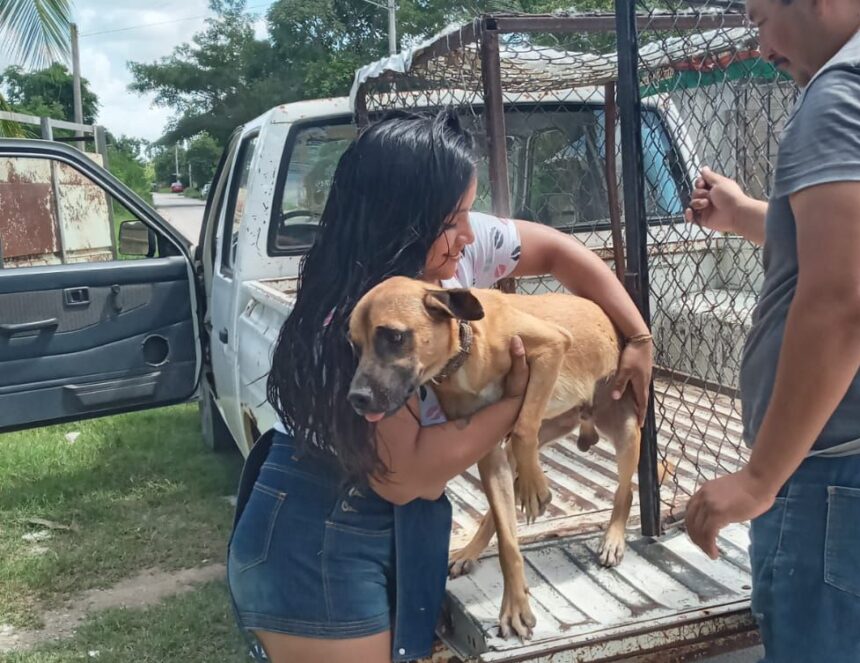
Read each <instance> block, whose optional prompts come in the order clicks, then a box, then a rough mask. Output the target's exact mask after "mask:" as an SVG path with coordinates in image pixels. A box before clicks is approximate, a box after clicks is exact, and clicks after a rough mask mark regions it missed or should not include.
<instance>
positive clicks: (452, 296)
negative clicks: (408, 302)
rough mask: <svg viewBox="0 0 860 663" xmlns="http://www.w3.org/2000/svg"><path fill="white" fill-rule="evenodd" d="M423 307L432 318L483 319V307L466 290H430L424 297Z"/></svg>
mask: <svg viewBox="0 0 860 663" xmlns="http://www.w3.org/2000/svg"><path fill="white" fill-rule="evenodd" d="M424 305H425V306H426V307H427V310H428V311H430V315H433V316H443V317H446V318H457V319H458V320H480V319H481V318H483V317H484V307H483V306H481V302H479V301H478V298H477V297H475V295H473V294H472V291H471V290H469V289H468V288H452V289H451V290H431V291H430V292H428V293H427V294H426V295H424Z"/></svg>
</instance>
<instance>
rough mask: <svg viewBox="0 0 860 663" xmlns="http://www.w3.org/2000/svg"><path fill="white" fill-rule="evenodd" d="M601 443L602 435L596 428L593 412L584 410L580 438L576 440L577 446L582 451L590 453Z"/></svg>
mask: <svg viewBox="0 0 860 663" xmlns="http://www.w3.org/2000/svg"><path fill="white" fill-rule="evenodd" d="M599 441H600V435H599V434H598V432H597V429H596V428H595V427H594V418H593V417H592V416H591V412H589V411H586V410H585V409H583V411H582V413H581V414H580V418H579V438H578V439H577V440H576V446H577V447H578V448H579V450H580V451H588V450H589V449H591V447H593V446H594V445H595V444H597V443H598V442H599Z"/></svg>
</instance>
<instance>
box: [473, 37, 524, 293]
mask: <svg viewBox="0 0 860 663" xmlns="http://www.w3.org/2000/svg"><path fill="white" fill-rule="evenodd" d="M481 79H482V83H483V87H484V117H485V127H486V132H487V152H488V156H489V162H490V163H489V166H490V168H489V171H490V194H491V198H492V205H493V214H495V215H497V216H504V217H509V216H510V215H511V192H510V188H509V185H508V150H507V144H506V140H505V136H506V132H505V106H504V100H503V98H502V74H501V66H500V62H499V35H498V33H497V32H496V31H495V29H493V27H492V26H491V25H488V24H485V25H484V29H483V30H482V32H481ZM499 287H500V288H501V289H502V291H503V292H514V291H515V290H516V284H515V283H514V281H513V279H503V280H502V281H501V282H500V283H499Z"/></svg>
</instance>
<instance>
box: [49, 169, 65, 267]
mask: <svg viewBox="0 0 860 663" xmlns="http://www.w3.org/2000/svg"><path fill="white" fill-rule="evenodd" d="M57 168H59V164H58V163H57V161H56V160H55V159H51V194H52V195H51V197H52V198H53V201H54V212H55V217H54V218H55V219H56V220H57V238H58V239H59V241H60V260H61V261H62V264H64V265H65V264H66V263H67V262H68V261H69V254H68V247H67V245H66V221H65V219H66V216H65V213H64V211H63V202H62V193H61V190H60V176H59V173H58V172H57Z"/></svg>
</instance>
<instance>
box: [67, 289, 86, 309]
mask: <svg viewBox="0 0 860 663" xmlns="http://www.w3.org/2000/svg"><path fill="white" fill-rule="evenodd" d="M63 300H64V301H65V302H66V306H86V305H88V304H89V303H90V289H89V288H86V287H84V288H66V289H65V290H63Z"/></svg>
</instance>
